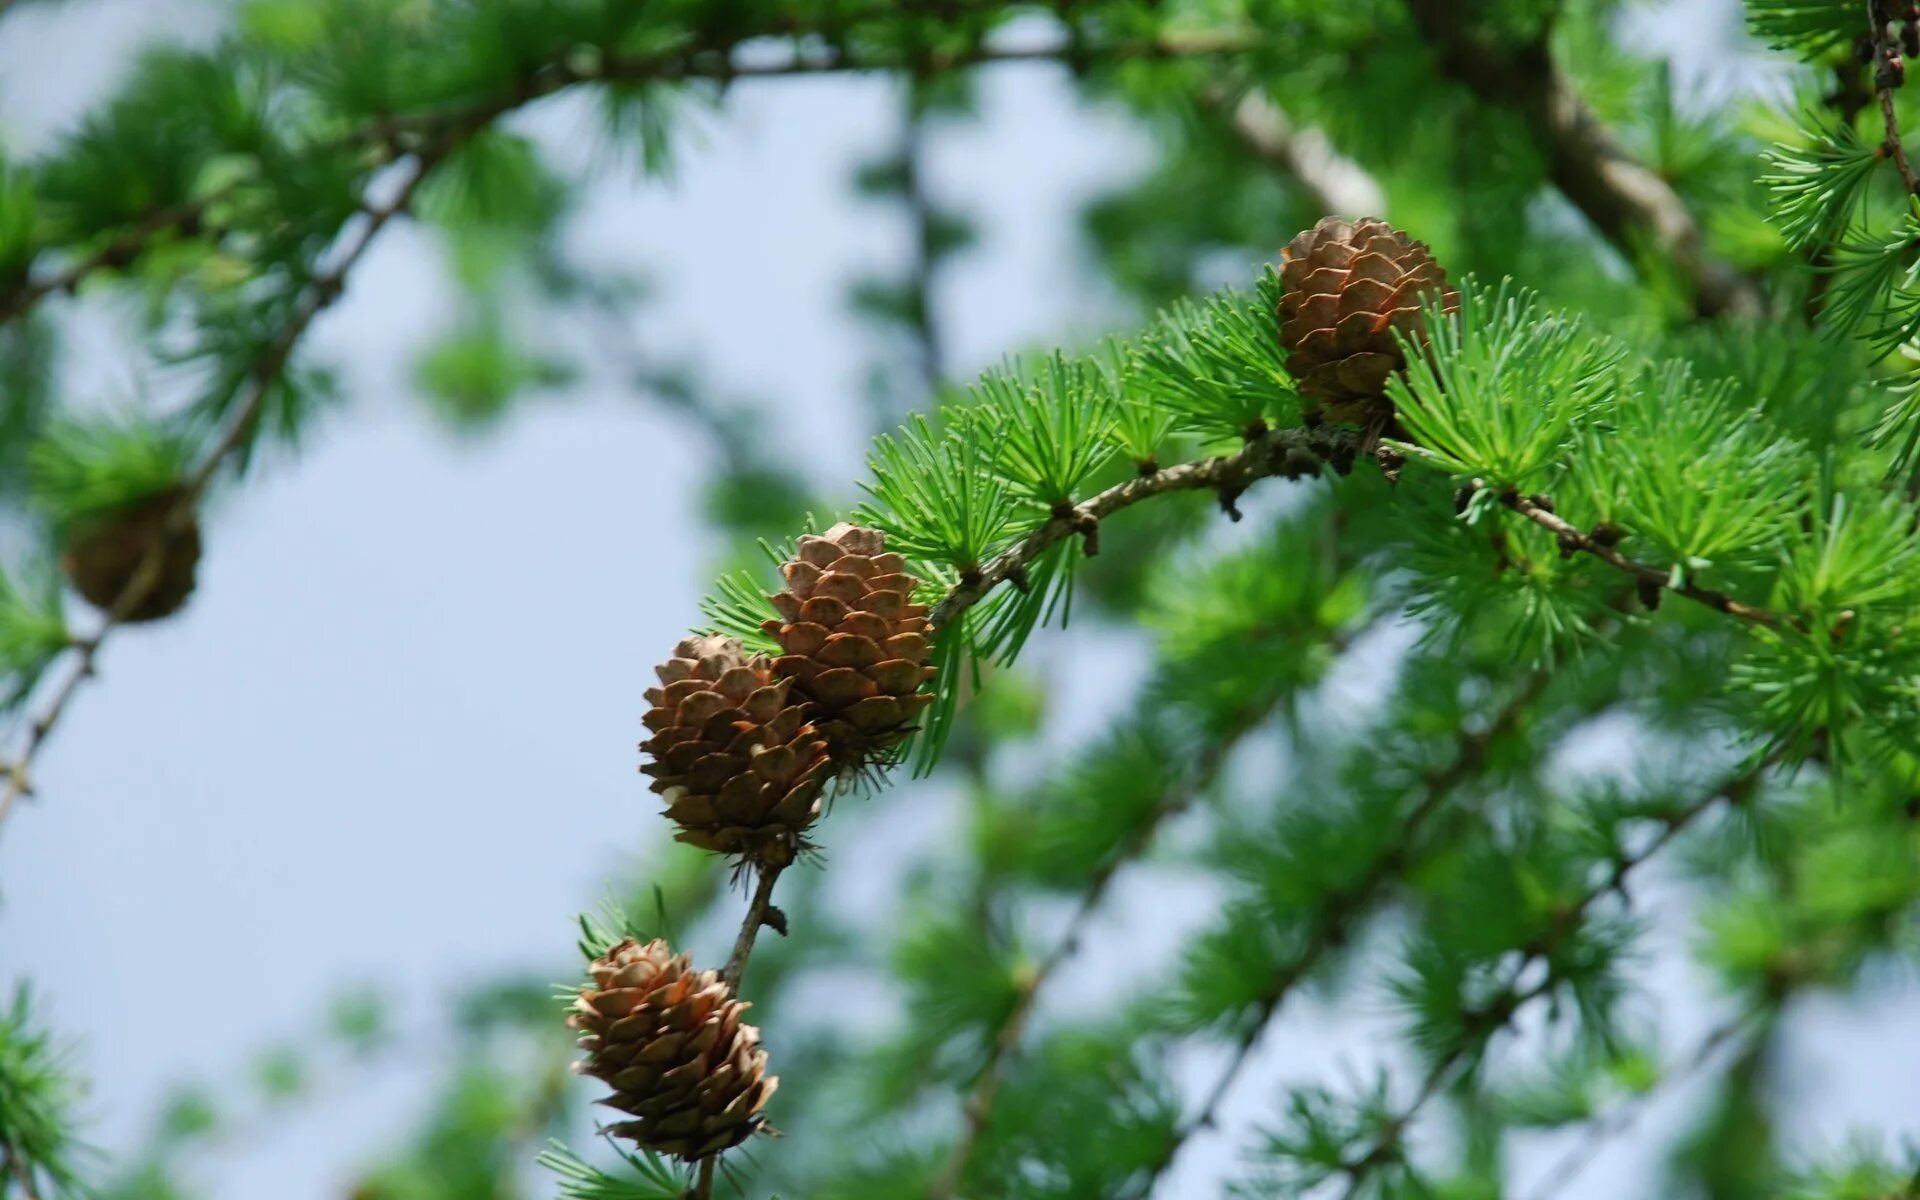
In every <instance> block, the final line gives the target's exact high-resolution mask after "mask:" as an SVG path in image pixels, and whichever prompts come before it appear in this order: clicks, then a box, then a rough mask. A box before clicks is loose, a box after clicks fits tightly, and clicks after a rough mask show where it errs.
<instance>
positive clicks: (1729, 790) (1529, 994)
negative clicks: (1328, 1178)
mask: <svg viewBox="0 0 1920 1200" xmlns="http://www.w3.org/2000/svg"><path fill="white" fill-rule="evenodd" d="M1779 758H1780V752H1779V751H1774V752H1770V753H1768V754H1766V755H1764V756H1762V757H1761V758H1759V759H1757V760H1755V761H1754V762H1753V763H1752V764H1750V765H1748V766H1746V767H1744V768H1742V769H1740V770H1739V771H1736V772H1734V773H1733V774H1732V775H1731V776H1729V777H1728V778H1727V779H1725V780H1724V781H1722V782H1721V783H1720V784H1719V785H1717V786H1716V787H1714V788H1713V789H1711V790H1710V791H1707V792H1705V793H1704V794H1702V795H1701V796H1700V797H1699V798H1698V799H1697V800H1695V801H1694V802H1693V803H1691V804H1689V805H1687V806H1686V807H1685V808H1683V809H1680V810H1679V811H1678V812H1675V813H1670V814H1668V815H1667V816H1666V817H1665V818H1664V819H1663V821H1662V827H1661V830H1660V833H1659V834H1658V835H1657V836H1655V837H1654V838H1653V839H1651V840H1650V841H1649V842H1648V843H1647V844H1646V845H1645V846H1643V847H1641V848H1640V849H1639V850H1638V851H1637V852H1635V853H1633V854H1630V855H1627V856H1625V857H1623V858H1621V859H1619V860H1618V861H1617V862H1615V864H1614V868H1613V870H1612V871H1611V872H1609V873H1608V875H1607V878H1606V879H1605V880H1604V881H1603V882H1601V883H1600V884H1598V885H1597V886H1595V887H1593V888H1591V889H1589V890H1588V891H1587V892H1585V893H1584V894H1583V895H1582V896H1581V897H1580V899H1579V900H1577V901H1575V902H1574V903H1573V904H1572V905H1569V906H1568V907H1567V908H1565V909H1563V910H1562V911H1560V912H1557V913H1555V914H1554V920H1553V923H1552V924H1551V925H1550V926H1549V927H1548V928H1547V929H1546V930H1545V931H1544V932H1543V933H1541V934H1540V935H1539V936H1537V937H1535V938H1534V939H1532V940H1531V941H1530V942H1528V943H1527V944H1526V945H1525V946H1523V947H1521V948H1520V954H1521V957H1520V961H1519V962H1518V963H1517V964H1515V966H1514V968H1513V970H1512V972H1511V973H1510V974H1509V975H1508V976H1507V983H1506V985H1505V987H1504V988H1503V989H1502V991H1501V994H1500V995H1498V996H1496V997H1495V998H1494V999H1493V1000H1491V1001H1489V1002H1488V1003H1487V1004H1485V1005H1483V1006H1481V1007H1480V1008H1479V1009H1478V1010H1477V1011H1476V1012H1475V1013H1474V1014H1471V1016H1470V1017H1469V1019H1468V1021H1467V1024H1468V1026H1469V1033H1470V1034H1471V1035H1472V1036H1471V1037H1470V1038H1467V1039H1463V1040H1462V1041H1460V1042H1458V1043H1456V1044H1455V1045H1454V1046H1452V1047H1451V1048H1450V1049H1449V1050H1448V1051H1447V1052H1446V1053H1445V1054H1444V1055H1442V1056H1441V1057H1440V1058H1439V1059H1438V1060H1437V1061H1436V1062H1435V1063H1434V1064H1433V1067H1432V1069H1431V1070H1430V1071H1429V1072H1428V1074H1427V1077H1426V1082H1425V1084H1424V1085H1423V1086H1422V1088H1421V1090H1420V1092H1419V1093H1418V1094H1417V1095H1416V1096H1415V1097H1414V1099H1413V1100H1412V1101H1411V1102H1410V1103H1409V1104H1408V1106H1407V1108H1406V1109H1404V1110H1402V1111H1401V1112H1400V1113H1399V1114H1397V1115H1396V1116H1395V1117H1393V1118H1392V1119H1390V1120H1389V1121H1388V1122H1387V1123H1386V1124H1385V1125H1384V1126H1382V1128H1381V1131H1380V1134H1379V1135H1378V1137H1376V1138H1375V1140H1374V1144H1373V1145H1372V1146H1371V1147H1370V1148H1369V1149H1368V1150H1367V1152H1366V1153H1365V1154H1364V1155H1362V1156H1361V1157H1360V1158H1359V1159H1357V1160H1356V1161H1355V1162H1354V1163H1352V1164H1350V1165H1349V1166H1348V1168H1347V1172H1346V1173H1347V1176H1348V1184H1347V1189H1346V1191H1345V1192H1344V1193H1342V1197H1341V1200H1354V1198H1355V1197H1357V1196H1358V1195H1359V1194H1360V1191H1361V1189H1362V1188H1363V1187H1364V1186H1365V1183H1366V1181H1367V1178H1368V1177H1369V1176H1370V1175H1371V1174H1372V1173H1373V1171H1374V1170H1375V1169H1377V1168H1378V1167H1380V1166H1381V1165H1383V1164H1384V1163H1386V1162H1389V1161H1391V1160H1392V1159H1393V1158H1395V1157H1396V1156H1397V1154H1398V1147H1399V1143H1400V1139H1401V1138H1402V1136H1404V1134H1405V1133H1406V1131H1407V1129H1408V1128H1409V1127H1410V1126H1411V1125H1412V1123H1413V1120H1414V1118H1415V1117H1417V1116H1418V1115H1419V1113H1420V1110H1421V1109H1422V1108H1423V1107H1424V1106H1425V1105H1426V1103H1427V1101H1429V1100H1431V1099H1432V1098H1433V1096H1434V1095H1435V1094H1436V1093H1437V1092H1439V1091H1440V1090H1441V1088H1442V1087H1443V1086H1445V1085H1447V1084H1448V1083H1449V1082H1450V1081H1451V1080H1452V1079H1453V1078H1454V1076H1455V1075H1456V1074H1457V1072H1458V1071H1459V1070H1460V1069H1461V1068H1464V1067H1465V1066H1466V1065H1467V1064H1468V1063H1469V1062H1470V1061H1471V1060H1472V1055H1473V1050H1474V1048H1475V1044H1476V1043H1480V1044H1484V1041H1483V1039H1484V1038H1487V1037H1491V1036H1492V1035H1493V1034H1494V1033H1495V1032H1497V1031H1498V1030H1499V1029H1500V1028H1502V1027H1504V1026H1505V1025H1506V1024H1507V1023H1508V1022H1509V1021H1511V1020H1512V1019H1513V1018H1514V1016H1515V1015H1517V1014H1518V1013H1519V1011H1520V1010H1521V1009H1522V1008H1524V1007H1525V1006H1526V1005H1527V1004H1528V1003H1530V1002H1531V1001H1533V1000H1535V999H1538V998H1539V997H1541V996H1543V995H1545V994H1546V993H1547V992H1549V991H1550V990H1552V988H1553V987H1554V986H1556V985H1557V983H1558V979H1557V978H1556V976H1555V974H1554V973H1553V972H1552V971H1549V972H1548V974H1547V976H1546V977H1545V978H1544V979H1542V980H1541V981H1540V982H1539V983H1537V984H1535V985H1534V986H1533V987H1531V988H1528V989H1526V990H1525V991H1519V990H1516V989H1517V988H1518V985H1519V981H1520V979H1521V978H1522V977H1523V976H1524V975H1525V974H1526V973H1527V971H1528V970H1530V969H1531V968H1532V967H1533V965H1534V964H1535V963H1537V962H1540V961H1541V960H1543V959H1545V958H1547V956H1548V955H1549V954H1551V953H1552V952H1553V951H1554V950H1555V949H1556V948H1558V947H1559V946H1560V945H1561V944H1562V943H1563V942H1564V941H1565V940H1566V939H1567V938H1568V937H1570V936H1572V934H1573V932H1574V931H1575V930H1576V929H1577V928H1578V926H1579V924H1580V919H1581V917H1582V916H1584V915H1585V914H1586V911H1587V910H1588V909H1590V908H1592V907H1593V906H1594V905H1595V904H1597V903H1599V902H1600V901H1601V900H1603V899H1605V898H1606V897H1607V896H1610V895H1613V894H1615V893H1619V892H1624V891H1625V888H1626V882H1627V877H1628V876H1629V875H1631V874H1632V873H1633V872H1634V871H1635V870H1637V869H1639V868H1640V867H1641V866H1642V865H1644V864H1645V863H1647V862H1648V861H1649V860H1651V859H1652V858H1654V857H1655V856H1656V855H1658V854H1659V853H1660V851H1661V850H1663V849H1665V848H1666V846H1667V844H1668V843H1669V842H1671V841H1673V839H1674V838H1676V837H1678V836H1679V835H1680V833H1681V831H1683V830H1684V829H1686V828H1687V827H1688V826H1690V825H1692V824H1693V822H1694V821H1696V820H1698V819H1699V818H1700V817H1701V816H1703V815H1704V814H1706V813H1707V812H1709V811H1711V810H1712V809H1713V808H1714V807H1715V806H1716V805H1717V804H1719V803H1720V801H1721V800H1723V799H1724V800H1726V801H1727V802H1728V803H1730V804H1736V805H1738V804H1744V803H1745V802H1746V800H1747V798H1748V797H1749V796H1751V795H1752V793H1753V789H1754V788H1756V787H1758V786H1759V783H1760V780H1761V779H1762V778H1763V777H1764V776H1765V775H1766V773H1767V772H1768V771H1769V770H1771V769H1772V768H1773V767H1774V765H1775V764H1776V763H1777V762H1778V761H1779Z"/></svg>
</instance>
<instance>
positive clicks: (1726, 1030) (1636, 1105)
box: [1526, 1013, 1751, 1200]
mask: <svg viewBox="0 0 1920 1200" xmlns="http://www.w3.org/2000/svg"><path fill="white" fill-rule="evenodd" d="M1749 1024H1751V1014H1749V1013H1742V1014H1740V1015H1739V1016H1738V1017H1735V1018H1734V1019H1733V1020H1731V1021H1727V1022H1724V1023H1722V1024H1720V1025H1717V1026H1715V1027H1714V1028H1713V1030H1712V1031H1711V1032H1709V1033H1708V1034H1707V1035H1706V1036H1705V1037H1703V1038H1701V1039H1700V1041H1699V1043H1698V1044H1696V1045H1695V1046H1694V1048H1693V1049H1692V1051H1690V1052H1689V1053H1688V1054H1687V1056H1686V1057H1685V1058H1684V1059H1682V1060H1681V1061H1680V1062H1679V1063H1678V1064H1677V1065H1676V1066H1675V1067H1674V1068H1673V1069H1672V1070H1670V1071H1668V1072H1667V1073H1666V1074H1664V1075H1662V1076H1661V1077H1660V1079H1659V1081H1658V1083H1657V1084H1656V1085H1655V1086H1654V1087H1653V1088H1650V1089H1648V1090H1647V1091H1644V1092H1640V1093H1638V1094H1637V1095H1635V1096H1633V1097H1631V1098H1630V1099H1628V1100H1625V1101H1623V1102H1621V1103H1620V1104H1619V1105H1617V1106H1616V1107H1614V1108H1613V1109H1612V1110H1610V1111H1609V1112H1607V1113H1605V1114H1604V1115H1602V1116H1600V1117H1599V1118H1597V1119H1595V1120H1594V1121H1593V1123H1592V1124H1591V1125H1590V1126H1589V1127H1588V1129H1587V1131H1586V1134H1585V1136H1583V1137H1582V1138H1581V1139H1580V1140H1579V1141H1578V1142H1577V1143H1575V1144H1574V1145H1573V1146H1572V1147H1571V1148H1570V1149H1569V1150H1568V1151H1567V1152H1566V1153H1565V1154H1564V1155H1562V1156H1561V1157H1560V1158H1559V1159H1557V1160H1555V1162H1554V1164H1553V1165H1552V1166H1551V1167H1549V1168H1548V1169H1547V1171H1546V1173H1545V1174H1544V1175H1542V1176H1541V1177H1540V1181H1539V1182H1538V1183H1537V1184H1535V1185H1534V1186H1533V1188H1532V1189H1530V1190H1529V1191H1528V1192H1527V1193H1526V1194H1527V1196H1528V1197H1529V1200H1553V1198H1554V1197H1555V1196H1558V1195H1559V1194H1560V1193H1561V1192H1562V1191H1564V1190H1565V1189H1566V1188H1567V1187H1568V1186H1570V1185H1571V1184H1572V1183H1573V1181H1574V1180H1576V1179H1578V1178H1579V1177H1580V1173H1581V1172H1582V1171H1584V1170H1586V1169H1587V1167H1588V1166H1590V1165H1591V1164H1592V1163H1593V1160H1594V1159H1595V1158H1597V1157H1598V1156H1599V1154H1600V1151H1601V1150H1602V1149H1604V1148H1605V1147H1606V1145H1607V1143H1608V1142H1609V1141H1610V1140H1612V1139H1613V1138H1616V1137H1619V1136H1621V1135H1622V1134H1625V1133H1627V1132H1628V1131H1630V1130H1631V1129H1632V1128H1633V1125H1634V1122H1635V1121H1637V1120H1638V1119H1639V1118H1640V1115H1641V1114H1642V1113H1644V1112H1645V1111H1646V1108H1647V1104H1648V1102H1649V1101H1650V1100H1652V1099H1653V1097H1654V1096H1655V1095H1656V1094H1657V1093H1658V1091H1659V1089H1660V1088H1662V1087H1669V1086H1671V1085H1673V1084H1675V1083H1678V1082H1680V1081H1681V1080H1684V1079H1687V1078H1690V1077H1691V1076H1692V1075H1694V1074H1695V1073H1696V1072H1698V1071H1702V1070H1705V1069H1706V1067H1707V1065H1708V1064H1709V1063H1711V1062H1712V1061H1713V1060H1714V1058H1715V1057H1716V1056H1717V1055H1718V1054H1719V1053H1720V1048H1721V1047H1722V1046H1724V1045H1726V1044H1727V1043H1728V1042H1730V1041H1732V1040H1733V1039H1734V1037H1735V1036H1737V1035H1738V1034H1739V1033H1740V1032H1741V1031H1742V1030H1744V1029H1746V1028H1747V1026H1748V1025H1749Z"/></svg>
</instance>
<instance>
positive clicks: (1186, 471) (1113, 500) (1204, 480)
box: [928, 425, 1360, 629]
mask: <svg viewBox="0 0 1920 1200" xmlns="http://www.w3.org/2000/svg"><path fill="white" fill-rule="evenodd" d="M1359 444H1360V433H1359V431H1358V430H1355V429H1345V428H1339V427H1336V426H1331V425H1320V426H1314V427H1312V428H1296V429H1278V430H1270V431H1268V432H1266V433H1263V434H1261V435H1260V436H1259V437H1256V438H1253V439H1251V440H1250V441H1248V443H1247V444H1246V446H1245V447H1244V448H1243V449H1241V450H1240V451H1238V452H1237V453H1234V454H1222V455H1217V456H1215V457H1213V458H1203V459H1199V460H1197V461H1195V462H1190V463H1182V464H1181V465H1179V466H1177V467H1169V468H1167V469H1166V470H1164V471H1155V472H1154V473H1153V474H1151V475H1143V476H1139V477H1137V478H1134V479H1129V480H1127V481H1126V482H1124V483H1118V484H1115V485H1114V486H1113V487H1110V488H1108V489H1107V490H1106V491H1104V492H1101V493H1100V494H1099V495H1097V496H1094V497H1093V498H1092V499H1090V500H1088V501H1086V502H1085V503H1083V504H1081V505H1079V506H1078V507H1076V508H1075V509H1073V511H1072V512H1071V513H1069V514H1067V515H1064V516H1058V517H1054V518H1052V519H1050V520H1049V521H1048V522H1047V523H1046V524H1044V525H1042V526H1040V527H1039V528H1038V529H1035V530H1034V531H1033V532H1032V533H1029V534H1028V535H1027V536H1026V537H1024V538H1021V539H1020V540H1019V541H1018V542H1015V543H1014V544H1013V545H1012V546H1011V547H1009V548H1008V549H1007V550H1005V551H1003V552H1002V553H1000V554H998V555H996V556H995V557H994V558H993V559H992V560H991V561H990V562H988V563H987V564H986V565H985V566H983V567H981V568H980V570H979V571H978V572H976V573H974V574H971V575H969V576H968V577H967V579H966V581H965V582H963V583H961V584H959V585H958V586H956V587H955V588H954V589H953V590H952V591H950V592H948V593H947V595H946V596H945V597H944V598H943V599H942V600H941V601H940V603H938V604H937V605H935V606H934V608H933V611H932V613H931V614H930V615H929V618H928V619H929V623H930V624H931V625H932V626H933V628H935V629H940V628H944V627H945V626H947V625H950V624H952V623H953V621H954V619H955V618H956V617H958V616H959V615H960V614H961V613H963V612H965V611H966V610H967V609H969V608H971V607H973V606H974V605H975V604H978V603H979V602H980V601H981V599H983V598H984V597H985V596H986V595H987V593H988V592H991V591H992V590H993V589H994V588H996V587H998V586H999V585H1001V584H1003V583H1005V582H1007V581H1008V580H1009V579H1012V578H1014V577H1015V576H1016V575H1018V574H1019V573H1020V572H1021V571H1023V570H1024V569H1025V568H1026V567H1027V566H1029V565H1030V564H1031V563H1032V562H1033V561H1034V560H1035V559H1037V558H1039V557H1040V556H1041V555H1042V554H1044V553H1046V552H1047V551H1048V550H1049V549H1051V548H1052V547H1053V546H1055V545H1057V544H1058V543H1060V542H1063V541H1065V540H1066V539H1068V538H1070V537H1073V536H1074V535H1076V534H1080V533H1084V532H1085V531H1086V530H1087V529H1088V528H1090V527H1093V526H1095V525H1097V523H1098V522H1099V521H1100V520H1101V519H1103V518H1105V517H1108V516H1111V515H1112V514H1114V513H1116V512H1119V511H1120V510H1121V509H1123V508H1129V507H1131V506H1133V505H1135V504H1138V503H1140V502H1141V501H1142V500H1145V499H1148V498H1149V497H1152V496H1158V495H1160V494H1162V493H1164V492H1179V491H1202V490H1211V491H1221V490H1223V489H1225V490H1229V491H1233V490H1235V489H1240V488H1244V487H1246V486H1247V485H1248V484H1250V483H1253V482H1254V481H1256V480H1260V479H1268V478H1273V477H1275V476H1278V477H1281V478H1286V479H1300V478H1304V477H1307V476H1310V475H1317V474H1319V473H1320V472H1321V471H1322V470H1323V469H1324V468H1326V467H1328V466H1331V467H1332V468H1333V469H1334V470H1336V471H1340V472H1345V471H1347V470H1349V469H1351V467H1352V465H1353V460H1354V456H1355V454H1356V453H1357V449H1358V447H1359Z"/></svg>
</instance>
